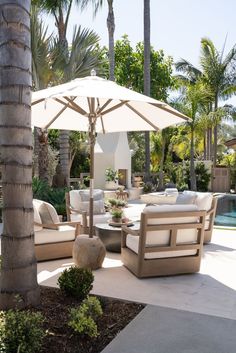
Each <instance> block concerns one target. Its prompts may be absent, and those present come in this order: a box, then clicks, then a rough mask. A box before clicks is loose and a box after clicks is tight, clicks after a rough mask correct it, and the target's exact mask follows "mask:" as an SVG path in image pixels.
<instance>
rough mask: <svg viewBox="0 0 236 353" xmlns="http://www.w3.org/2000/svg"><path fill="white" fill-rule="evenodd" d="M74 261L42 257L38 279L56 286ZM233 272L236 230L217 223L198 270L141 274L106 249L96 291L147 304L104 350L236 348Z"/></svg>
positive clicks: (207, 351) (161, 352)
mask: <svg viewBox="0 0 236 353" xmlns="http://www.w3.org/2000/svg"><path fill="white" fill-rule="evenodd" d="M0 245H1V244H0ZM72 264H73V259H72V258H69V259H62V260H56V261H47V262H40V263H38V282H39V284H40V285H46V286H53V287H54V286H57V280H58V277H59V275H60V273H61V272H62V271H63V270H64V269H65V268H68V267H69V266H71V265H72ZM235 274H236V230H228V229H227V230H225V229H216V228H214V231H213V237H212V242H211V243H210V244H208V245H205V246H204V255H203V258H202V263H201V269H200V272H198V273H195V274H188V275H180V276H169V277H155V278H148V279H137V278H136V277H135V276H134V275H132V274H131V273H130V272H129V271H128V270H127V269H126V268H125V267H124V266H123V265H122V262H121V259H120V255H119V254H115V253H109V252H108V253H107V255H106V258H105V261H104V264H103V267H102V268H101V269H99V270H97V271H94V277H95V281H94V286H93V290H92V293H93V294H98V295H102V296H109V297H114V298H119V299H125V300H130V301H136V302H141V303H145V304H147V306H146V307H145V309H144V310H142V312H141V313H139V315H137V317H136V318H135V319H134V320H133V321H131V322H130V324H129V325H127V326H126V327H125V329H124V330H123V331H121V332H120V333H119V334H118V335H117V337H116V338H115V339H114V340H113V341H112V342H110V344H109V345H108V346H107V347H106V348H105V349H104V350H103V351H102V352H101V353H235V352H236V348H235V347H236V335H235V333H236V275H235Z"/></svg>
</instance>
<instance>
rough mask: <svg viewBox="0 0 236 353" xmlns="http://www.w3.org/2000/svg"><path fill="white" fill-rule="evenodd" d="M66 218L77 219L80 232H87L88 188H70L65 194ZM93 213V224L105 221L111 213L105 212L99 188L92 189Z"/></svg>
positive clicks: (102, 195) (102, 196) (102, 194)
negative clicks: (79, 224)
mask: <svg viewBox="0 0 236 353" xmlns="http://www.w3.org/2000/svg"><path fill="white" fill-rule="evenodd" d="M65 199H66V214H67V220H69V221H79V222H80V223H81V232H82V233H84V234H87V233H88V225H89V212H88V211H89V190H71V191H70V192H67V193H66V195H65ZM93 205H94V215H93V224H94V226H95V225H96V223H106V222H107V221H108V219H110V218H111V215H110V214H109V213H108V212H105V207H104V192H103V191H102V190H99V189H95V190H94V202H93Z"/></svg>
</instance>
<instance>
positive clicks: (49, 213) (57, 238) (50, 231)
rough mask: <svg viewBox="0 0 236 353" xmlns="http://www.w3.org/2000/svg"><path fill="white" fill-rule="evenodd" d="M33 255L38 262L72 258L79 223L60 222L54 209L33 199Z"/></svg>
mask: <svg viewBox="0 0 236 353" xmlns="http://www.w3.org/2000/svg"><path fill="white" fill-rule="evenodd" d="M33 207H34V234H35V239H34V242H35V254H36V258H37V260H38V261H44V260H51V259H58V258H65V257H71V256H72V248H73V244H74V241H75V238H76V236H77V235H78V234H79V227H80V222H60V220H59V217H58V214H57V212H56V210H55V208H54V207H53V206H52V205H50V204H49V203H47V202H44V201H41V200H37V199H34V200H33Z"/></svg>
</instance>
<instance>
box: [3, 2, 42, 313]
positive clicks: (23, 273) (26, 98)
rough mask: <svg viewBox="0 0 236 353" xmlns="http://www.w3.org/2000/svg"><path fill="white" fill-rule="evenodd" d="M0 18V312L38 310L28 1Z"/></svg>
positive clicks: (11, 6) (8, 6)
mask: <svg viewBox="0 0 236 353" xmlns="http://www.w3.org/2000/svg"><path fill="white" fill-rule="evenodd" d="M1 13H2V15H3V16H4V21H1V22H0V32H1V37H2V38H4V41H3V42H2V45H1V48H0V62H1V63H0V65H1V71H0V73H1V95H0V97H1V98H0V117H1V123H0V125H1V128H0V132H1V139H0V141H1V164H2V180H3V200H4V201H3V224H4V226H3V234H2V236H1V241H2V264H1V300H0V307H1V308H4V309H7V308H10V307H15V306H16V305H20V306H22V307H25V306H29V305H36V304H38V302H39V287H38V283H37V262H36V258H35V253H34V232H33V205H32V132H31V50H30V15H29V14H30V0H25V1H24V2H23V3H22V1H21V0H15V1H14V3H13V2H12V1H10V0H9V2H8V1H4V3H3V4H1ZM16 16H17V17H16ZM16 18H18V19H19V20H18V22H17V26H16ZM17 296H18V297H19V298H18V299H19V300H20V301H19V302H17Z"/></svg>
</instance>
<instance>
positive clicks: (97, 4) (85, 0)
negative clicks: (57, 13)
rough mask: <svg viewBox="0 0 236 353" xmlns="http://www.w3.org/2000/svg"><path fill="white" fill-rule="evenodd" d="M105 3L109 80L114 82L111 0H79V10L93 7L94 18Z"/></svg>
mask: <svg viewBox="0 0 236 353" xmlns="http://www.w3.org/2000/svg"><path fill="white" fill-rule="evenodd" d="M105 1H107V5H108V16H107V30H108V38H109V79H110V80H111V81H114V80H115V73H114V71H115V50H114V32H115V15H114V10H113V0H81V8H82V9H85V8H86V7H87V6H88V5H89V4H92V5H93V10H94V16H96V14H97V12H98V10H99V9H101V8H102V7H103V6H104V3H105Z"/></svg>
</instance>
